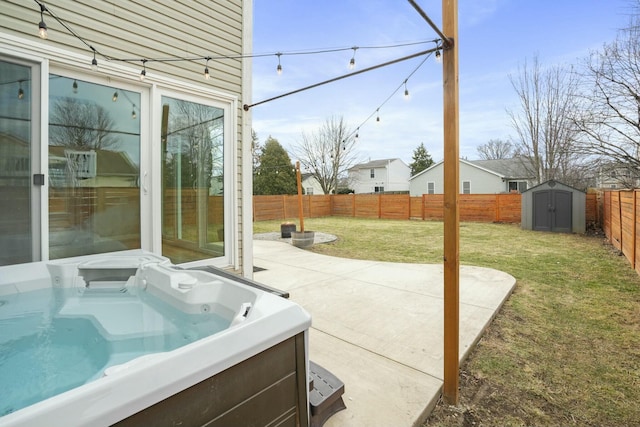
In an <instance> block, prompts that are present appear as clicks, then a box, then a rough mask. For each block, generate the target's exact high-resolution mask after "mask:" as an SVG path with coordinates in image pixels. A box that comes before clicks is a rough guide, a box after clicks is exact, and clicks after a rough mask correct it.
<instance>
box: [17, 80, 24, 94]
mask: <svg viewBox="0 0 640 427" xmlns="http://www.w3.org/2000/svg"><path fill="white" fill-rule="evenodd" d="M18 84H19V85H20V88H19V89H18V99H22V98H24V90H23V89H22V80H20V81H19V82H18Z"/></svg>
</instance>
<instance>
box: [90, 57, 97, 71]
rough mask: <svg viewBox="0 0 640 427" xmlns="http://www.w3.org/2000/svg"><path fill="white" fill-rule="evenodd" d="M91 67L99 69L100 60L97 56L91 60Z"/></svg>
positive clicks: (94, 69)
mask: <svg viewBox="0 0 640 427" xmlns="http://www.w3.org/2000/svg"><path fill="white" fill-rule="evenodd" d="M91 69H92V70H93V71H96V70H97V69H98V60H97V59H96V58H95V57H94V58H93V59H92V60H91Z"/></svg>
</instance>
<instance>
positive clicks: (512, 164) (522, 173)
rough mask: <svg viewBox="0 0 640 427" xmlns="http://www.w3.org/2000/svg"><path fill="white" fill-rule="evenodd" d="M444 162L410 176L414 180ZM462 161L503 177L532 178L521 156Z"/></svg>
mask: <svg viewBox="0 0 640 427" xmlns="http://www.w3.org/2000/svg"><path fill="white" fill-rule="evenodd" d="M443 163H444V160H441V161H439V162H438V163H434V164H433V165H431V166H430V167H429V168H427V169H425V170H423V171H420V172H418V173H417V174H415V175H413V176H412V177H410V178H409V180H412V179H414V178H417V177H418V176H420V175H422V174H423V173H426V172H427V171H430V170H431V169H434V168H436V167H438V166H440V165H441V164H443ZM460 163H465V164H467V165H469V166H473V167H475V168H478V169H482V170H484V171H485V172H488V173H491V174H493V175H497V176H499V177H501V178H503V179H530V178H532V177H531V176H530V174H529V173H527V171H526V169H525V167H524V164H523V163H522V159H520V158H519V157H515V158H512V159H499V160H464V159H460Z"/></svg>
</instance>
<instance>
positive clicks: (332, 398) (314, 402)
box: [309, 361, 347, 427]
mask: <svg viewBox="0 0 640 427" xmlns="http://www.w3.org/2000/svg"><path fill="white" fill-rule="evenodd" d="M309 374H310V378H309V380H310V382H311V384H313V388H312V389H311V391H310V392H309V406H310V407H311V427H321V426H322V425H323V424H324V423H325V422H326V421H327V420H328V419H329V417H331V416H332V415H333V414H335V413H336V412H339V411H341V410H343V409H346V408H347V407H346V406H345V404H344V401H343V400H342V395H343V393H344V383H343V382H342V381H340V380H339V379H338V378H337V377H336V376H335V375H333V374H332V373H331V372H329V371H327V370H326V369H324V368H323V367H322V366H320V365H318V364H316V363H314V362H312V361H309Z"/></svg>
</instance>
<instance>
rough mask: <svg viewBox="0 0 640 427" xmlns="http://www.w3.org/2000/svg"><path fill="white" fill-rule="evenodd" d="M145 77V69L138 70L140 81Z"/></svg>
mask: <svg viewBox="0 0 640 427" xmlns="http://www.w3.org/2000/svg"><path fill="white" fill-rule="evenodd" d="M145 77H147V70H146V69H144V68H143V69H142V71H140V81H141V82H142V81H144V79H145Z"/></svg>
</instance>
